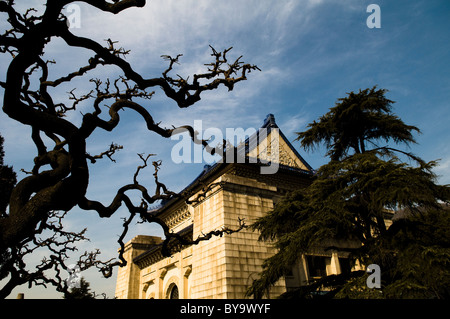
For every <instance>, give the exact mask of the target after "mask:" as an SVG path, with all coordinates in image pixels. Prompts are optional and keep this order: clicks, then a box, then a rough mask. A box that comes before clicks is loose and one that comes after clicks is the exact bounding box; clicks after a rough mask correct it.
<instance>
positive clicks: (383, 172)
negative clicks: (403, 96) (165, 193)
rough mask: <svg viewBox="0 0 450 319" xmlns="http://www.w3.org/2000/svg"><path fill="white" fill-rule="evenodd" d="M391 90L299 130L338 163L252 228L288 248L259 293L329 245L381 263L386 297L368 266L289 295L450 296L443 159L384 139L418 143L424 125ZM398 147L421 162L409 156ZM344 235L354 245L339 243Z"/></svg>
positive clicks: (254, 290) (349, 100) (370, 94)
mask: <svg viewBox="0 0 450 319" xmlns="http://www.w3.org/2000/svg"><path fill="white" fill-rule="evenodd" d="M385 93H386V90H377V89H376V88H375V87H374V88H372V89H370V90H369V89H367V90H364V91H360V92H359V93H353V92H352V93H349V94H348V96H347V97H346V98H343V99H339V101H340V103H337V105H336V106H335V107H334V108H331V109H330V112H328V113H327V114H325V115H324V116H322V117H321V118H320V120H319V122H314V123H312V124H310V125H309V126H308V127H309V129H308V130H307V131H305V132H302V133H299V139H301V141H302V146H303V147H305V148H308V147H311V146H312V145H315V144H319V143H321V142H323V143H324V144H325V146H326V147H327V149H328V153H327V154H328V156H330V159H331V160H330V162H329V163H328V164H325V165H323V166H322V167H320V169H319V170H318V171H317V174H316V177H315V179H314V181H313V182H312V184H311V185H310V186H308V187H307V188H305V189H299V190H297V191H295V192H293V193H290V194H288V195H287V196H286V197H285V198H284V199H283V200H281V201H280V202H279V203H277V205H276V206H275V207H274V209H273V210H272V211H271V212H269V213H268V214H267V215H266V216H264V217H262V218H260V219H259V220H258V221H257V222H256V223H254V224H253V225H252V228H253V229H255V230H258V231H260V240H265V241H269V240H270V241H273V243H274V245H275V247H276V248H277V249H278V253H276V254H275V255H274V256H273V257H271V258H269V259H267V260H266V261H265V263H264V265H263V271H262V273H261V277H260V279H259V280H256V281H255V282H254V283H253V285H252V286H251V287H250V289H249V294H253V295H255V296H262V294H263V293H264V291H265V290H266V289H268V288H270V286H271V285H273V284H274V283H275V282H277V281H278V280H279V279H280V278H281V277H283V276H284V275H285V274H286V273H287V272H289V271H290V269H291V268H292V267H293V266H294V264H296V263H297V262H298V260H299V258H300V257H301V255H302V254H305V253H307V252H309V251H311V250H312V249H314V248H317V247H322V248H324V249H325V250H327V249H337V250H339V249H341V250H347V251H348V252H350V259H351V261H352V262H353V263H354V262H356V261H357V260H358V261H359V262H360V263H362V264H363V265H368V264H371V263H375V264H378V265H379V266H380V267H381V269H382V270H384V272H383V280H384V287H383V290H382V291H383V294H380V292H374V291H370V289H367V287H365V280H363V279H362V278H363V276H365V274H364V272H353V273H348V274H342V275H338V276H336V275H332V276H328V277H326V278H324V279H322V280H320V281H319V282H316V283H312V284H310V285H308V286H306V287H301V288H299V289H298V290H297V292H296V293H295V292H290V293H288V294H287V295H285V296H290V297H293V296H297V297H299V296H303V297H305V296H312V295H311V293H312V292H313V291H315V290H317V289H319V288H320V287H324V286H327V289H329V293H328V295H329V296H335V295H336V296H337V297H359V298H361V297H374V296H375V297H435V298H442V297H444V296H448V287H449V286H448V278H449V271H448V269H449V268H448V264H449V262H450V259H449V256H450V250H449V247H450V245H449V238H450V232H449V227H450V224H449V210H448V209H446V206H445V204H442V203H446V202H447V203H448V201H449V199H450V192H449V187H448V186H442V185H438V184H437V183H436V175H435V174H434V173H433V168H434V167H435V166H436V164H437V163H436V162H434V161H432V162H428V163H426V162H424V161H423V160H421V159H420V158H418V157H417V156H414V155H413V154H411V153H406V152H403V151H400V150H397V149H394V148H391V147H388V146H382V147H380V146H378V145H376V142H377V141H378V140H379V139H382V140H384V141H393V142H394V143H400V142H401V143H412V142H415V141H414V139H413V137H412V133H411V132H412V131H419V130H418V129H417V128H416V127H414V126H409V125H406V124H404V123H403V122H402V121H401V120H400V119H399V118H398V117H397V116H395V115H394V114H392V113H391V112H390V107H388V105H387V104H390V103H392V101H390V100H388V99H386V98H385V97H384V94H385ZM377 101H378V102H379V103H377ZM368 145H371V146H372V148H369V147H367V146H368ZM395 151H399V152H400V154H401V155H405V154H406V155H407V156H409V157H410V158H412V159H413V160H414V161H415V162H414V163H416V166H412V165H410V164H407V163H405V162H402V161H401V160H400V158H399V157H397V156H395ZM400 209H403V210H407V211H408V212H409V214H406V216H404V217H403V218H399V219H397V220H394V222H393V224H392V225H391V226H390V227H389V228H388V227H387V226H386V218H387V216H389V212H392V211H394V210H400ZM435 234H438V236H437V237H435V236H434V235H435ZM343 241H346V242H347V243H352V244H351V245H347V246H342V245H338V244H337V243H339V242H341V243H342V242H343ZM425 273H426V274H425ZM364 278H365V277H364Z"/></svg>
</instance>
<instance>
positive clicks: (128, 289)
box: [115, 235, 161, 299]
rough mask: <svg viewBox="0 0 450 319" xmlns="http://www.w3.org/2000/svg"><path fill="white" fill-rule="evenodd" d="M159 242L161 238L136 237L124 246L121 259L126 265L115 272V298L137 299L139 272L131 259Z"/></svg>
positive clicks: (138, 294) (138, 293)
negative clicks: (122, 258) (123, 259)
mask: <svg viewBox="0 0 450 319" xmlns="http://www.w3.org/2000/svg"><path fill="white" fill-rule="evenodd" d="M160 242H161V238H159V237H155V236H144V235H138V236H136V237H134V238H133V239H132V240H130V241H129V242H128V243H126V244H125V252H124V254H123V257H124V258H125V260H126V261H127V265H126V266H124V267H119V269H118V271H117V283H116V293H115V296H116V298H118V299H138V298H139V296H140V289H139V287H140V271H141V270H140V269H139V267H138V266H137V265H136V264H134V263H133V259H134V258H135V257H137V256H139V255H140V254H142V253H143V252H145V251H147V250H148V249H150V248H151V247H152V246H154V245H156V244H158V243H160Z"/></svg>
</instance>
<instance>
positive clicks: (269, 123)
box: [263, 113, 277, 127]
mask: <svg viewBox="0 0 450 319" xmlns="http://www.w3.org/2000/svg"><path fill="white" fill-rule="evenodd" d="M273 125H275V126H276V125H277V124H276V123H275V115H273V114H272V113H269V114H267V116H266V118H265V119H264V125H263V127H266V126H273Z"/></svg>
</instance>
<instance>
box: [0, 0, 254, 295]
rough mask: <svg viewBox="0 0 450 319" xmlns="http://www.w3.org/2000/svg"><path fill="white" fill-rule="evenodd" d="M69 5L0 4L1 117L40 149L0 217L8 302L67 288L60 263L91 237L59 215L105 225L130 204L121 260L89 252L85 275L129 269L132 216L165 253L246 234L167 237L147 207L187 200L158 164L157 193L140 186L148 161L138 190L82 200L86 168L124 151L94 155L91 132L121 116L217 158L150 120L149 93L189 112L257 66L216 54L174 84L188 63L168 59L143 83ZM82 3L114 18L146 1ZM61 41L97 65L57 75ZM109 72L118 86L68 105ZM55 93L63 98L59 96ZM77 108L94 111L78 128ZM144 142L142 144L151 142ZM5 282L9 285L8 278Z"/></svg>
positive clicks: (65, 1) (97, 87)
mask: <svg viewBox="0 0 450 319" xmlns="http://www.w3.org/2000/svg"><path fill="white" fill-rule="evenodd" d="M72 2H75V1H73V0H48V1H47V2H46V3H45V6H44V8H45V9H44V11H43V13H42V14H39V12H38V11H37V10H34V9H33V8H30V9H28V10H26V12H24V13H23V12H20V11H19V10H17V8H16V5H15V3H14V1H13V0H2V1H0V15H1V16H2V19H4V20H5V21H7V22H8V23H9V25H8V27H7V29H6V30H3V33H2V34H0V53H3V54H4V55H5V56H8V55H10V57H11V58H10V63H9V65H8V66H7V71H6V76H5V77H4V78H5V79H6V80H5V81H4V82H3V81H0V87H1V88H2V90H3V105H2V110H3V112H4V113H5V114H6V115H7V116H8V117H10V118H11V119H13V120H15V121H17V122H18V123H21V124H23V125H24V126H26V127H29V128H30V129H31V136H30V138H31V140H32V141H33V143H34V145H35V146H36V154H35V157H34V159H33V160H34V167H33V169H32V170H31V172H28V176H26V177H25V178H23V179H22V180H20V181H19V182H18V183H17V185H15V186H14V188H13V189H12V190H11V195H10V196H7V197H9V209H8V211H3V209H2V211H1V213H2V215H1V218H0V254H1V255H2V256H10V258H8V261H7V262H5V263H4V264H3V267H2V272H3V273H5V274H7V275H9V277H8V282H7V283H6V284H5V286H3V288H2V289H1V290H0V297H5V296H7V295H8V294H9V293H10V292H11V290H12V289H13V288H14V287H16V286H17V285H21V284H24V283H28V284H29V285H33V284H42V285H47V284H52V285H55V286H56V287H57V290H59V291H65V290H67V286H66V285H65V284H64V281H63V280H62V277H61V275H60V274H61V272H62V271H67V265H65V263H64V261H65V260H66V259H67V254H68V252H70V251H74V250H76V246H75V245H73V244H74V243H75V242H76V241H79V240H85V239H86V238H85V237H84V231H81V232H78V233H72V232H67V231H66V230H64V228H63V226H62V217H63V216H65V214H66V213H67V212H68V211H71V210H72V209H73V208H75V207H77V208H79V209H81V210H85V211H91V212H94V213H95V214H97V215H98V217H101V218H109V217H111V216H112V215H113V214H114V213H115V212H117V210H118V209H119V207H121V206H122V205H124V206H126V208H127V209H128V211H129V213H130V215H129V217H128V218H126V219H125V221H124V227H123V232H122V234H121V235H120V236H119V240H118V243H119V245H120V247H121V249H120V253H119V259H118V260H114V261H106V262H102V261H99V260H95V257H97V255H98V252H91V253H87V252H86V253H85V254H84V255H82V256H81V257H80V259H79V261H78V262H77V264H78V266H79V267H80V269H81V270H84V269H86V268H89V267H93V266H95V267H98V268H100V270H101V271H102V273H103V274H104V275H105V276H111V273H112V268H113V267H114V266H123V265H125V264H126V260H125V259H124V258H123V250H124V243H123V239H124V237H125V235H126V234H127V231H128V226H129V224H130V222H131V221H132V220H133V218H134V217H136V216H139V217H140V218H141V219H142V220H143V221H145V222H153V223H157V224H159V225H160V226H161V227H162V228H163V230H164V233H165V237H166V241H165V242H164V245H163V246H164V247H163V248H164V249H163V252H164V253H165V254H170V251H169V249H167V243H168V242H169V241H171V240H173V239H175V240H178V241H180V242H181V243H182V244H196V243H198V242H199V241H201V240H207V239H208V238H210V237H211V236H213V235H214V236H216V235H222V234H223V233H224V232H228V233H229V232H233V231H238V230H239V229H241V228H242V227H245V225H244V224H243V223H241V225H240V228H239V229H237V230H231V229H224V230H220V231H219V230H218V231H213V232H211V233H208V234H205V236H204V237H199V238H197V239H196V240H195V241H189V240H186V239H185V238H182V237H181V236H178V235H177V234H175V233H172V232H170V231H169V227H167V225H166V224H165V223H164V222H163V221H162V220H161V219H159V218H157V217H155V216H153V215H150V214H148V213H147V208H148V206H149V205H150V204H152V203H155V202H156V201H158V200H168V199H171V198H174V197H183V198H184V196H187V198H189V194H178V193H175V192H173V191H170V190H169V189H168V188H167V187H166V186H165V185H164V184H163V183H162V182H161V181H160V180H159V179H158V174H157V173H158V170H159V168H160V165H161V161H157V160H155V161H153V162H152V164H153V167H154V169H155V173H154V177H155V178H154V182H155V185H156V186H155V193H154V194H153V195H151V194H150V193H149V192H148V191H147V188H146V187H145V186H144V185H142V184H141V183H140V182H139V181H138V174H139V172H140V171H141V169H143V168H145V167H147V166H148V161H149V157H150V155H149V156H144V155H140V158H141V159H142V162H143V164H142V165H141V166H139V167H138V168H137V169H136V173H135V175H134V178H133V183H131V184H128V185H124V186H122V187H120V188H119V189H118V190H117V193H116V194H112V196H111V198H112V200H111V203H110V204H109V205H104V204H102V203H101V202H99V201H97V200H96V199H94V198H88V197H87V195H86V194H87V188H88V185H89V182H90V178H91V177H90V174H89V173H90V170H91V169H95V166H90V165H95V163H96V162H98V161H99V160H100V159H103V158H105V157H108V158H109V159H112V156H113V155H114V154H115V152H117V151H119V150H120V149H122V146H121V145H117V144H115V143H112V144H111V145H105V148H106V151H104V152H102V153H101V154H98V155H92V154H89V153H88V152H87V146H88V139H89V138H90V137H91V136H92V134H93V133H94V132H95V131H99V130H103V131H107V132H111V131H113V130H114V129H115V128H116V127H117V126H118V125H119V123H120V116H119V112H120V111H122V110H125V111H128V112H135V113H137V114H138V115H139V117H140V119H141V120H142V121H143V122H144V123H145V124H146V127H147V129H148V131H149V132H151V133H155V134H156V135H157V136H161V137H163V138H169V137H171V135H172V134H178V133H181V132H183V130H184V131H187V132H189V134H190V136H191V137H192V140H193V142H194V143H198V144H201V145H203V147H204V148H205V149H206V150H207V151H209V152H211V153H213V152H214V148H212V147H210V146H209V145H208V141H206V140H198V139H197V138H196V134H194V130H193V128H192V127H190V126H181V127H178V128H177V127H174V126H171V127H168V128H167V127H163V126H161V124H160V122H159V121H157V120H155V119H154V118H153V116H152V115H151V113H150V111H149V107H148V106H149V104H150V101H149V100H150V99H151V97H152V96H153V94H155V91H152V90H160V91H161V93H162V94H164V96H165V97H166V98H167V99H168V100H171V101H173V102H175V104H176V105H177V106H178V107H180V108H187V107H189V106H191V105H193V104H194V103H196V102H198V101H199V100H200V99H201V95H202V93H203V92H205V91H211V90H215V89H217V88H219V87H222V86H224V87H226V88H228V90H230V91H231V90H233V89H234V87H235V85H236V84H237V83H238V82H241V81H244V80H246V79H247V75H248V74H249V73H250V72H251V71H254V70H259V69H258V67H257V66H255V65H251V64H247V63H244V62H243V61H242V60H241V59H242V57H241V56H240V57H238V58H236V59H233V60H230V59H229V54H230V50H231V48H228V49H226V50H224V51H222V52H219V51H216V50H215V49H214V48H212V47H211V51H212V53H211V57H212V59H211V60H212V61H210V62H209V63H206V64H205V70H204V72H203V73H197V74H193V75H192V76H190V77H188V78H186V79H185V78H182V77H180V76H178V75H177V76H175V77H172V75H171V74H172V72H173V69H174V66H175V65H176V64H178V63H179V59H180V57H181V56H182V55H181V54H179V55H177V56H176V57H171V56H168V55H163V56H162V58H163V59H164V61H166V62H165V63H167V64H168V66H167V69H166V70H165V71H164V72H163V73H162V74H161V75H157V76H145V75H142V74H140V73H139V72H138V70H137V69H135V68H134V67H133V66H132V65H131V64H130V63H129V62H127V60H126V59H125V57H126V55H128V54H129V52H130V51H129V50H125V49H124V48H122V47H118V45H117V42H116V41H113V40H111V39H107V40H106V42H105V43H98V42H96V41H94V40H92V39H90V38H86V37H81V36H78V35H76V34H75V33H73V32H72V31H73V30H71V29H70V28H69V25H68V23H67V22H68V21H67V20H68V19H67V17H66V16H65V14H64V8H65V6H67V5H69V4H71V3H72ZM78 2H82V3H84V4H85V5H88V6H91V7H92V8H93V10H99V11H103V12H108V13H111V14H114V15H116V14H120V13H121V12H122V11H124V10H127V9H128V8H133V7H143V6H145V4H146V1H145V0H115V1H112V2H111V1H105V0H82V1H78ZM56 38H58V39H59V41H62V43H64V44H65V45H66V46H67V47H68V48H69V49H71V50H74V51H73V52H75V51H76V49H83V50H85V52H90V53H91V57H90V58H89V59H88V60H87V62H86V64H85V65H82V66H75V65H74V66H73V69H72V70H69V71H68V72H67V74H65V75H63V76H61V75H60V74H57V72H54V70H53V69H52V65H53V64H54V63H55V61H54V60H44V56H47V54H44V53H46V48H47V45H48V44H49V43H51V42H52V41H54V40H55V39H56ZM75 54H76V53H75ZM104 66H108V67H112V68H115V69H116V70H118V71H119V72H120V73H121V74H122V75H121V76H119V77H118V78H116V79H109V78H102V79H87V80H86V82H88V81H89V82H90V83H91V86H92V89H91V90H90V91H89V92H83V93H78V92H77V93H75V89H73V90H71V91H70V92H69V93H68V99H61V96H62V95H63V93H64V92H65V91H66V89H64V88H63V86H64V85H70V83H71V81H72V80H76V79H80V78H82V79H84V78H85V76H86V74H89V72H90V71H92V70H94V69H99V68H102V67H104ZM58 89H60V90H64V91H62V92H58ZM67 101H68V102H67ZM81 103H83V104H84V105H88V106H90V109H86V110H84V109H83V114H82V119H81V124H79V123H75V122H72V121H71V119H73V117H71V116H69V115H70V114H71V113H74V112H78V109H77V108H78V107H79V105H80V104H81ZM105 110H106V111H107V112H106V113H107V114H106V115H105ZM148 140H149V139H146V144H148ZM30 159H31V158H30ZM149 166H151V165H149ZM93 167H94V168H93ZM2 187H3V186H2ZM130 192H138V193H140V195H141V197H142V201H141V202H139V203H134V202H133V201H132V200H131V198H130V197H129V196H128V194H129V193H130ZM5 194H6V193H5ZM2 195H3V193H2ZM2 200H3V199H2ZM3 206H4V205H3ZM60 212H62V213H60ZM38 247H41V248H42V247H48V249H49V250H50V252H49V254H48V255H47V257H46V258H45V259H44V260H43V261H42V264H40V265H38V266H37V267H36V269H35V270H34V271H32V270H30V269H27V267H26V264H25V263H24V262H23V258H24V256H25V255H28V254H31V253H33V252H35V251H36V249H37V248H38ZM50 269H52V270H53V271H54V272H55V273H56V275H55V276H54V277H49V276H47V275H46V271H48V270H50ZM3 278H6V275H5V276H4V277H3ZM5 280H6V279H5Z"/></svg>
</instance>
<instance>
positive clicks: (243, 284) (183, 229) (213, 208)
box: [115, 114, 347, 299]
mask: <svg viewBox="0 0 450 319" xmlns="http://www.w3.org/2000/svg"><path fill="white" fill-rule="evenodd" d="M262 132H263V133H264V134H262ZM244 144H245V145H246V147H241V148H240V152H245V154H246V155H247V158H248V159H252V158H253V159H255V158H257V159H258V160H257V161H256V160H255V161H250V162H251V163H239V162H237V161H234V162H229V163H216V164H214V165H212V166H205V168H204V170H203V171H202V172H201V174H200V175H199V176H198V177H197V178H196V179H195V180H194V181H193V182H192V183H191V184H190V185H188V186H187V187H186V188H185V190H184V191H185V192H186V193H189V194H190V196H192V197H191V198H196V199H197V201H195V203H194V204H190V205H188V204H186V201H185V200H184V199H182V198H177V199H173V200H170V201H167V202H165V203H163V204H162V205H161V207H159V208H158V209H155V210H153V211H152V212H151V213H152V214H157V216H158V217H160V218H161V219H163V220H164V221H165V222H166V224H167V225H168V226H169V227H170V229H171V231H173V232H176V233H179V234H180V235H183V236H188V237H190V238H192V239H195V238H197V237H198V236H202V234H206V233H208V232H210V231H212V230H218V229H221V228H223V227H229V228H231V229H236V228H238V227H239V218H244V219H245V222H246V224H247V225H249V224H251V223H252V222H254V221H255V220H256V219H257V218H259V217H262V216H263V215H264V214H265V213H266V212H268V211H270V210H271V209H272V208H273V207H274V204H275V203H276V202H277V201H278V200H279V199H280V198H281V197H282V196H283V195H284V194H285V193H286V192H289V191H292V190H295V189H298V188H301V187H306V186H308V185H309V183H310V180H311V177H312V175H313V170H312V168H311V167H310V165H309V164H308V163H307V162H306V161H305V160H304V159H303V158H302V157H301V156H300V154H299V153H298V152H297V151H296V150H295V149H294V148H293V147H292V145H291V144H290V143H289V141H288V140H287V139H286V137H285V135H284V134H283V133H282V132H281V130H280V129H279V128H278V126H277V124H276V123H275V118H274V116H273V115H272V114H269V115H268V116H267V118H266V119H265V121H264V124H263V126H262V127H261V129H260V130H259V131H257V132H256V133H255V134H253V135H252V136H250V137H249V138H248V139H247V140H246V143H244ZM274 146H276V147H275V148H274ZM267 161H269V163H268V162H267ZM275 161H278V162H277V163H275ZM264 163H266V164H264ZM270 164H272V165H274V164H276V165H277V168H278V169H277V171H276V173H274V174H262V168H263V167H266V166H267V165H270ZM211 185H212V187H210V189H209V190H208V192H207V193H206V194H205V193H204V190H205V189H207V188H208V186H211ZM192 194H194V195H192ZM199 195H202V196H199ZM203 195H205V196H203ZM258 236H259V234H258V233H257V232H254V231H252V230H250V229H248V228H246V229H243V230H241V231H239V232H237V233H233V234H230V235H226V234H225V235H224V236H222V237H212V238H211V239H210V240H208V241H201V242H200V243H199V244H197V245H192V246H187V247H186V246H183V247H182V249H181V250H180V251H179V252H176V253H174V254H173V255H172V256H171V257H166V258H165V257H163V256H162V254H161V246H162V245H161V243H162V239H161V238H159V237H154V236H144V235H140V236H137V237H135V238H133V239H132V240H130V241H129V242H128V243H127V244H126V246H125V254H124V257H125V258H126V260H127V262H128V263H127V266H126V267H121V268H119V271H118V277H117V285H116V293H115V296H116V297H117V298H119V299H127V298H128V299H129V298H133V299H137V298H140V299H149V298H155V299H170V298H192V299H197V298H221V299H225V298H227V299H228V298H244V297H245V292H246V290H247V288H248V287H249V285H250V284H251V283H252V281H253V280H254V279H256V278H257V276H258V273H259V272H260V271H261V270H262V267H261V265H262V263H263V261H264V260H265V259H267V258H269V257H270V256H272V255H273V254H274V253H275V251H274V248H273V247H271V246H270V244H268V243H265V242H259V241H258ZM345 267H347V266H346V258H345V255H343V253H342V252H337V251H317V252H314V254H311V255H305V256H303V257H302V258H301V260H300V261H299V263H298V265H297V266H296V267H294V268H293V270H292V273H291V274H288V275H287V276H286V277H285V278H283V279H282V280H280V281H279V282H278V283H277V284H276V285H275V286H274V287H273V288H272V289H271V290H270V292H269V293H268V295H267V296H266V297H268V298H273V297H276V296H279V295H280V294H282V293H283V292H285V291H287V290H289V288H290V287H298V286H300V285H304V284H305V283H306V282H308V280H310V279H313V278H316V277H320V276H322V275H326V274H338V273H340V272H341V269H342V270H343V269H344V268H345Z"/></svg>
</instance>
